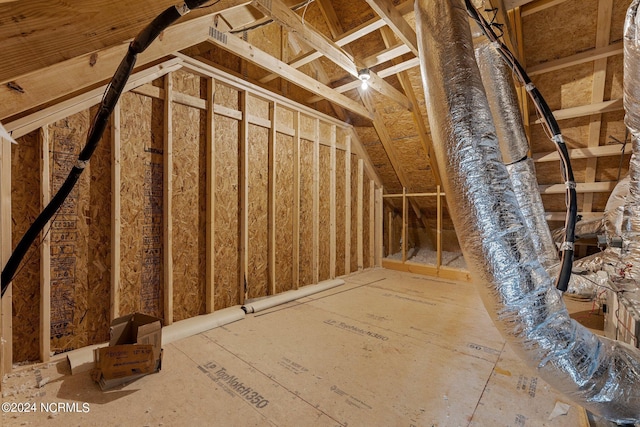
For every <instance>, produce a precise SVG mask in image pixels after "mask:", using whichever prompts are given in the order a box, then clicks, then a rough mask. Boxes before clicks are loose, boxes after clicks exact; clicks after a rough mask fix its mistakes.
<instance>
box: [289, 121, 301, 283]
mask: <svg viewBox="0 0 640 427" xmlns="http://www.w3.org/2000/svg"><path fill="white" fill-rule="evenodd" d="M293 128H294V130H295V134H294V136H293V224H292V230H291V232H292V233H293V253H292V254H291V262H292V266H291V269H292V270H293V271H292V277H293V287H294V289H298V288H300V268H299V266H300V111H295V112H294V113H293Z"/></svg>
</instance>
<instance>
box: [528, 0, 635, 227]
mask: <svg viewBox="0 0 640 427" xmlns="http://www.w3.org/2000/svg"><path fill="white" fill-rule="evenodd" d="M629 3H630V1H629V0H614V2H613V12H612V20H611V32H610V43H615V42H617V41H620V40H621V39H622V28H623V23H624V18H625V13H626V8H627V7H628V6H629ZM597 15H598V1H597V0H586V1H579V0H567V1H564V2H562V3H560V4H558V5H555V6H553V7H550V8H548V9H545V10H543V11H541V12H537V13H534V14H531V15H528V16H526V17H524V18H523V20H522V21H523V22H522V28H523V38H524V43H523V46H524V50H525V58H526V61H527V66H533V65H537V64H542V63H545V62H548V61H552V60H555V59H559V58H565V57H569V56H571V55H574V54H577V53H580V52H584V51H588V50H590V49H593V48H594V47H595V45H596V32H597V22H596V21H597ZM569 16H570V17H571V19H570V20H568V21H567V19H566V17H569ZM550 28H552V29H553V31H549V29H550ZM557 40H570V42H569V43H558V42H557ZM606 61H607V72H606V77H605V88H604V96H603V100H604V101H607V100H614V99H619V98H621V97H622V81H623V58H622V55H615V56H612V57H609V58H608V59H607V60H606ZM593 72H594V63H593V62H587V63H584V64H578V65H574V66H572V67H567V68H564V69H561V70H557V71H553V72H548V73H543V74H540V75H537V76H534V77H533V78H532V80H533V81H534V83H535V84H536V86H537V87H538V88H539V89H540V91H541V93H542V95H543V96H544V97H545V99H546V100H547V102H548V103H549V105H550V107H551V109H552V110H559V109H565V108H571V107H578V106H584V105H588V104H591V102H592V93H593V84H594V80H593V79H594V75H593ZM529 102H530V101H529ZM530 106H531V108H530V111H531V114H532V119H535V109H534V108H533V106H532V104H531V103H530ZM599 117H600V120H601V129H600V135H599V140H598V144H599V145H600V146H604V145H607V144H612V143H616V140H617V141H623V140H624V137H625V127H624V123H623V118H624V113H623V112H622V111H618V112H612V113H605V114H602V115H600V116H599ZM590 122H591V117H589V116H585V117H578V118H573V119H567V120H560V121H559V125H560V128H561V131H562V134H563V136H564V139H565V141H566V143H567V147H568V148H569V149H573V148H584V147H587V146H588V145H589V137H590V135H589V130H590V129H589V127H590ZM530 129H531V148H532V152H533V153H548V152H553V151H555V146H554V144H553V143H552V142H551V141H550V140H549V138H548V136H547V135H546V133H545V131H544V129H543V128H542V126H541V125H539V124H532V125H531V128H530ZM588 165H591V163H589V162H587V160H573V161H572V167H573V171H574V175H575V178H576V181H577V182H585V180H586V178H587V175H586V173H587V167H588ZM627 170H628V156H624V157H623V158H622V164H621V162H620V156H609V157H600V158H598V159H597V161H596V169H595V180H596V181H603V182H604V181H616V180H617V179H618V174H619V172H620V177H624V176H625V174H626V172H627ZM536 171H537V176H538V182H539V184H559V183H562V178H561V176H560V173H559V164H558V162H557V161H556V162H548V163H537V164H536ZM564 197H565V196H564V194H557V195H543V201H544V206H545V209H546V210H547V211H564V210H565V209H566V205H565V200H564ZM607 198H608V194H607V193H594V194H593V203H592V210H593V211H602V210H604V207H605V204H606V199H607ZM582 200H584V196H583V195H579V200H578V209H579V210H581V208H582ZM552 226H553V224H552Z"/></svg>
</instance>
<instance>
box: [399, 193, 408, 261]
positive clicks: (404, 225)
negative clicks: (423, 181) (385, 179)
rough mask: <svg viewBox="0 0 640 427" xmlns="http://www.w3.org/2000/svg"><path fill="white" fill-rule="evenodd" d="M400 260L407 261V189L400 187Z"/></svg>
mask: <svg viewBox="0 0 640 427" xmlns="http://www.w3.org/2000/svg"><path fill="white" fill-rule="evenodd" d="M400 239H402V262H406V261H407V189H406V188H405V187H402V237H400Z"/></svg>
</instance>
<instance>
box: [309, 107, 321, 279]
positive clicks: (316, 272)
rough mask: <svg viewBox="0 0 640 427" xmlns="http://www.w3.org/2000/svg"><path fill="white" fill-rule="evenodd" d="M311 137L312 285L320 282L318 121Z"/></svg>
mask: <svg viewBox="0 0 640 427" xmlns="http://www.w3.org/2000/svg"><path fill="white" fill-rule="evenodd" d="M313 133H314V137H313V195H312V197H313V206H312V211H311V212H312V213H311V218H312V224H313V242H312V245H313V255H312V260H311V264H312V267H313V283H314V284H315V283H318V282H319V281H320V279H319V277H320V269H319V262H320V260H319V257H320V181H319V179H320V120H319V119H315V120H314V132H313Z"/></svg>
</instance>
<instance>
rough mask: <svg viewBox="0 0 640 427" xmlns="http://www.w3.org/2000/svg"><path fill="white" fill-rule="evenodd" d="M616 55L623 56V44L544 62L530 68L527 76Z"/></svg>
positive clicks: (619, 43) (614, 44)
mask: <svg viewBox="0 0 640 427" xmlns="http://www.w3.org/2000/svg"><path fill="white" fill-rule="evenodd" d="M615 55H622V42H618V43H613V44H610V45H608V46H604V47H597V48H594V49H591V50H587V51H584V52H580V53H577V54H575V55H571V56H567V57H565V58H560V59H556V60H555V61H549V62H543V63H542V64H538V65H535V66H533V67H529V68H528V69H527V74H529V77H532V76H537V75H539V74H544V73H549V72H552V71H557V70H561V69H563V68H568V67H572V66H574V65H579V64H584V63H586V62H591V61H597V60H599V59H605V58H609V57H611V56H615Z"/></svg>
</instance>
